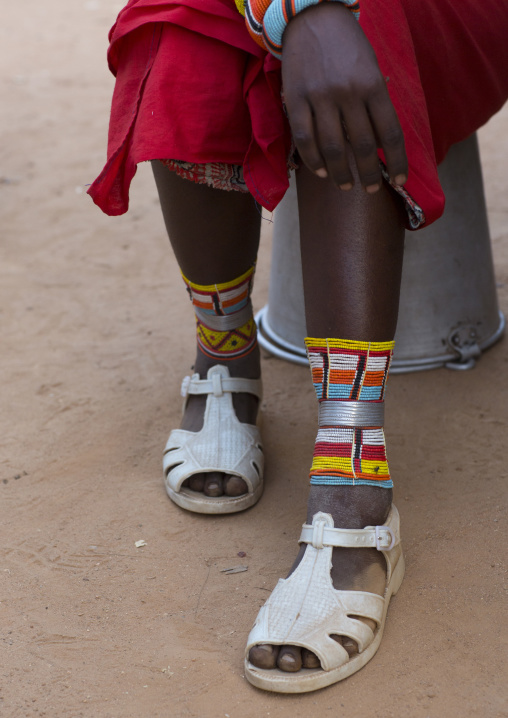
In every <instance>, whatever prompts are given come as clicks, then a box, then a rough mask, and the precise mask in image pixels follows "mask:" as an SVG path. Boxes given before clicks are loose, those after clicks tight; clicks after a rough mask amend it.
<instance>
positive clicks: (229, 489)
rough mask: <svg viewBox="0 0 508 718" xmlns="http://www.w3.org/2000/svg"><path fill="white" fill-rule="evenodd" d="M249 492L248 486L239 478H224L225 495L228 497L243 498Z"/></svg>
mask: <svg viewBox="0 0 508 718" xmlns="http://www.w3.org/2000/svg"><path fill="white" fill-rule="evenodd" d="M247 492H248V488H247V484H246V483H245V481H244V480H243V479H241V478H240V477H239V476H226V477H225V478H224V493H225V494H226V496H241V495H242V494H246V493H247Z"/></svg>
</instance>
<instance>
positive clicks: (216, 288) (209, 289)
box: [182, 267, 255, 292]
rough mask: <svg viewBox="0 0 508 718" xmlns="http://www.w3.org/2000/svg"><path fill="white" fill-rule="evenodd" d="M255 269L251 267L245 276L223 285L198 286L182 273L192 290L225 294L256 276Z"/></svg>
mask: <svg viewBox="0 0 508 718" xmlns="http://www.w3.org/2000/svg"><path fill="white" fill-rule="evenodd" d="M254 269H255V267H251V268H250V269H248V270H247V271H246V272H245V273H244V274H242V275H241V276H239V277H236V279H232V280H231V281H230V282H222V283H221V284H196V283H195V282H191V281H190V279H187V277H186V276H185V274H184V273H183V272H182V277H183V281H184V282H185V283H186V284H187V285H188V286H189V287H191V289H195V290H196V291H199V292H215V291H218V292H223V291H224V290H226V289H231V287H236V285H237V284H241V283H242V282H245V281H246V280H247V279H249V277H251V276H252V275H253V274H254Z"/></svg>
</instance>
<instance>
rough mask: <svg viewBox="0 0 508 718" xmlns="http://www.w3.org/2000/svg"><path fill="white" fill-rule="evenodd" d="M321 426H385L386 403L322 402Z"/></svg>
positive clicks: (320, 408)
mask: <svg viewBox="0 0 508 718" xmlns="http://www.w3.org/2000/svg"><path fill="white" fill-rule="evenodd" d="M318 416H319V426H355V427H361V426H375V427H378V426H383V425H384V420H385V403H384V401H340V400H337V401H321V402H320V403H319V415H318Z"/></svg>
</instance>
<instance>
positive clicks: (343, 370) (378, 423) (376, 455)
mask: <svg viewBox="0 0 508 718" xmlns="http://www.w3.org/2000/svg"><path fill="white" fill-rule="evenodd" d="M305 344H306V346H307V354H308V357H309V364H310V367H311V372H312V381H313V383H314V389H315V391H316V396H317V398H318V401H319V430H318V434H317V438H316V444H315V448H314V459H313V462H312V467H311V470H310V483H311V484H312V485H318V486H337V485H345V486H358V485H368V486H381V487H383V488H392V486H393V483H392V480H391V478H390V472H389V469H388V461H387V458H386V445H385V435H384V430H383V424H384V392H385V387H386V381H387V378H388V371H389V368H390V362H391V358H392V354H393V347H394V344H395V342H393V341H391V342H356V341H351V340H349V339H313V338H310V337H307V338H306V339H305Z"/></svg>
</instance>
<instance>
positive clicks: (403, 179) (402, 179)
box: [395, 175, 407, 184]
mask: <svg viewBox="0 0 508 718" xmlns="http://www.w3.org/2000/svg"><path fill="white" fill-rule="evenodd" d="M406 182H407V177H406V175H397V176H396V177H395V184H405V183H406Z"/></svg>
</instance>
